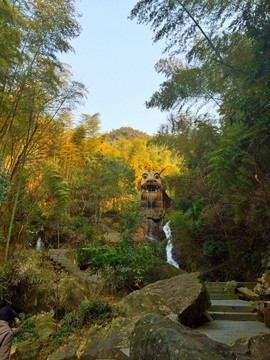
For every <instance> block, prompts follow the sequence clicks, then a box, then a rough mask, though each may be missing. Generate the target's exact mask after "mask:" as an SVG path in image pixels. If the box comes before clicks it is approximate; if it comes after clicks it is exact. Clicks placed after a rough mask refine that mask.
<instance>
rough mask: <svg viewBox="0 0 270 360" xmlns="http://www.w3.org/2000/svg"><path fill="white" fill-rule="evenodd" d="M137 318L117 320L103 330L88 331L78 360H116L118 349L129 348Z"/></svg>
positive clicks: (118, 353)
mask: <svg viewBox="0 0 270 360" xmlns="http://www.w3.org/2000/svg"><path fill="white" fill-rule="evenodd" d="M137 321H138V318H134V319H124V318H119V319H115V320H114V321H112V323H111V324H109V325H107V326H106V327H104V328H98V329H95V328H93V329H90V330H89V332H88V333H86V334H85V338H86V342H85V344H84V346H83V347H82V348H81V349H80V354H81V355H80V357H79V359H80V360H96V359H118V358H119V355H120V349H122V348H129V346H130V336H131V333H132V331H133V329H134V326H135V324H136V322H137Z"/></svg>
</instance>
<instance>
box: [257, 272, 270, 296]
mask: <svg viewBox="0 0 270 360" xmlns="http://www.w3.org/2000/svg"><path fill="white" fill-rule="evenodd" d="M254 292H255V293H257V294H258V295H259V296H260V298H261V299H263V300H270V271H269V270H268V271H267V272H266V273H264V274H263V275H262V277H261V278H259V279H258V282H257V284H256V286H255V287H254Z"/></svg>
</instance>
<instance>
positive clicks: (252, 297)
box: [237, 287, 260, 301]
mask: <svg viewBox="0 0 270 360" xmlns="http://www.w3.org/2000/svg"><path fill="white" fill-rule="evenodd" d="M237 293H238V297H239V298H240V299H242V300H247V301H258V300H260V297H259V295H258V294H256V293H255V292H254V291H252V290H251V289H248V288H246V287H239V288H237Z"/></svg>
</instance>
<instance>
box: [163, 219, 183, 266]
mask: <svg viewBox="0 0 270 360" xmlns="http://www.w3.org/2000/svg"><path fill="white" fill-rule="evenodd" d="M163 231H164V233H165V235H166V239H167V240H168V242H167V246H166V255H167V262H168V263H169V264H171V265H173V266H175V267H177V268H178V269H179V265H178V264H177V262H176V261H175V260H174V259H173V257H172V249H173V244H172V233H171V228H170V221H168V222H166V224H165V225H164V226H163Z"/></svg>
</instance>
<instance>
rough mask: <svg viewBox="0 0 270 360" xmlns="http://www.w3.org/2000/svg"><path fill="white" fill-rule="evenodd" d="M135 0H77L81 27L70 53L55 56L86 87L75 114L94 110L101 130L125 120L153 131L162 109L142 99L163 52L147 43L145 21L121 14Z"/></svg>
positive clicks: (153, 84)
mask: <svg viewBox="0 0 270 360" xmlns="http://www.w3.org/2000/svg"><path fill="white" fill-rule="evenodd" d="M136 2H137V1H135V0H113V1H112V0H77V8H78V10H79V11H80V12H81V14H82V17H81V18H80V19H79V22H80V24H81V26H82V29H83V30H82V33H81V35H80V37H79V38H77V39H75V40H74V41H73V42H72V46H73V47H74V49H75V52H76V53H75V54H72V53H70V54H66V55H64V56H62V57H61V60H62V61H63V62H66V63H68V64H69V65H71V66H72V73H73V76H74V79H75V80H78V81H81V82H83V83H84V84H85V86H86V88H87V89H88V91H89V93H88V98H87V99H86V100H85V101H84V104H83V105H82V106H79V107H78V109H77V111H75V112H74V115H75V119H76V118H78V117H79V116H78V114H80V113H87V114H90V115H92V114H94V113H97V112H99V113H100V114H101V127H102V129H101V130H102V132H107V131H110V130H112V129H118V128H119V127H121V126H131V127H133V128H135V129H138V130H141V131H144V132H147V133H148V134H153V133H155V132H156V131H157V129H158V128H159V126H160V125H161V124H163V123H164V122H166V118H167V115H168V114H167V113H162V112H160V111H159V110H158V109H146V107H145V105H144V102H145V101H146V100H148V99H149V98H150V96H151V95H152V93H153V92H154V91H155V90H157V89H158V86H159V84H160V83H161V82H162V81H163V80H164V78H163V76H162V75H158V74H157V73H156V72H155V70H154V65H155V63H156V62H157V61H158V60H159V59H160V58H162V57H165V55H163V54H162V51H163V49H164V47H165V46H164V44H161V43H159V44H153V41H152V36H153V33H152V31H151V30H150V29H149V28H148V27H146V26H143V25H138V24H137V23H136V21H130V20H129V19H127V17H128V15H129V13H130V10H131V9H132V8H133V6H134V5H135V4H136Z"/></svg>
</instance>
